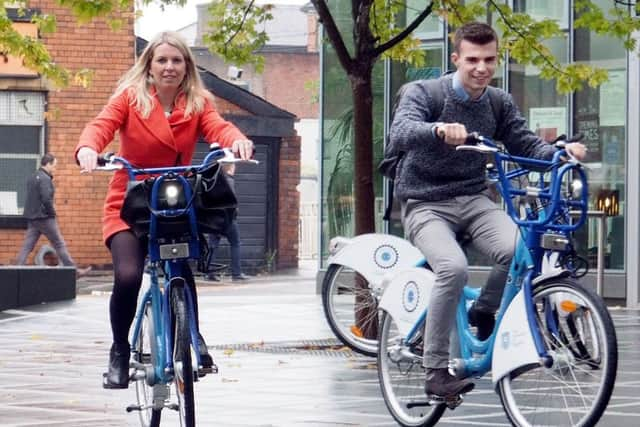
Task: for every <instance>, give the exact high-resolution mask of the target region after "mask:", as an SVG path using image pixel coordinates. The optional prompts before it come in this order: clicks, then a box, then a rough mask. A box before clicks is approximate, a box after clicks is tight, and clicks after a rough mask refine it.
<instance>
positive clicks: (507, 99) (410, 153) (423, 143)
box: [390, 74, 556, 201]
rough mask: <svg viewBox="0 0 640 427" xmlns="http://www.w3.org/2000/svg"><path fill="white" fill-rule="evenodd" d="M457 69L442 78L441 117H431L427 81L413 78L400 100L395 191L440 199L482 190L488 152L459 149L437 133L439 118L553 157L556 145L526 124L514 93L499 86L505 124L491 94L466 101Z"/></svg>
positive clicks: (519, 151) (514, 150)
mask: <svg viewBox="0 0 640 427" xmlns="http://www.w3.org/2000/svg"><path fill="white" fill-rule="evenodd" d="M452 80H453V74H448V75H445V76H443V77H441V78H440V84H442V85H443V93H444V94H445V101H444V105H443V106H442V111H441V114H440V117H432V116H433V114H431V113H430V111H432V110H433V109H434V102H433V100H432V99H431V97H430V96H429V93H427V90H426V88H425V85H424V82H423V81H415V82H412V83H409V84H408V85H407V87H406V89H405V91H404V94H403V96H402V98H401V99H400V101H399V104H398V107H397V109H396V111H395V115H394V119H393V123H392V125H391V130H390V139H391V143H392V144H398V147H399V149H400V150H401V151H403V152H404V156H403V157H402V159H401V160H400V163H399V164H398V167H397V173H396V182H395V186H396V187H395V188H396V190H395V191H396V195H397V197H398V199H400V200H408V199H418V200H425V201H439V200H445V199H449V198H452V197H456V196H462V195H471V194H476V193H478V192H481V191H483V190H484V189H485V188H486V183H485V165H486V157H485V156H484V155H483V154H480V153H476V152H473V151H456V149H455V147H454V146H452V145H449V144H446V143H445V142H444V141H441V140H440V139H438V138H436V136H435V134H434V132H433V127H434V125H435V123H437V122H444V123H461V124H463V125H465V127H466V128H467V132H478V133H480V134H481V135H486V136H490V137H491V136H493V137H495V138H496V139H497V140H500V141H502V142H503V143H504V145H505V147H506V148H507V150H508V151H509V152H510V153H511V154H513V155H516V156H523V157H534V158H538V159H550V158H551V157H552V156H553V153H555V151H556V149H555V148H554V147H553V146H552V145H550V144H547V143H546V142H544V141H543V140H542V139H540V138H539V137H537V136H536V135H535V134H534V133H533V132H531V130H529V129H528V128H527V127H526V122H525V119H524V118H523V117H522V115H521V114H520V111H519V110H518V108H517V107H516V105H515V104H514V102H513V99H512V98H511V96H510V95H509V94H508V93H506V92H504V91H502V90H499V89H497V90H496V92H497V93H498V95H499V96H500V97H501V98H502V115H501V117H502V119H503V123H501V124H496V119H495V117H494V113H493V110H492V108H491V103H490V99H489V96H488V94H487V93H486V91H485V93H484V94H483V95H482V96H481V97H480V98H478V99H475V100H473V99H468V100H466V101H463V100H462V99H461V97H460V96H459V95H458V94H457V93H456V91H455V90H454V89H453V85H452Z"/></svg>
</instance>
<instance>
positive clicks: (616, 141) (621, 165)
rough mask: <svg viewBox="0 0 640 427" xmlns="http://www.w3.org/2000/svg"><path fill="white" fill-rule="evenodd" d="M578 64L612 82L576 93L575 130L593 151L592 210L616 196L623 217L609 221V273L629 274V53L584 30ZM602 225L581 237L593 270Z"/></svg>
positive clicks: (602, 1) (593, 223)
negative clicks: (602, 73)
mask: <svg viewBox="0 0 640 427" xmlns="http://www.w3.org/2000/svg"><path fill="white" fill-rule="evenodd" d="M595 3H597V4H598V6H600V7H601V8H603V10H605V11H606V10H608V9H609V7H610V5H609V2H608V1H606V0H598V1H596V2H595ZM574 38H575V47H574V59H575V60H576V61H577V62H584V63H587V64H590V65H595V66H597V67H601V68H605V69H607V70H608V72H609V81H608V82H606V83H604V84H603V85H601V86H600V87H598V88H595V89H594V88H590V87H585V88H584V89H583V90H581V91H579V92H576V94H575V96H574V108H573V111H574V113H573V128H574V131H575V132H582V133H583V134H584V135H585V140H584V142H585V144H586V145H587V146H588V148H589V153H588V157H587V161H588V163H589V193H590V194H589V196H590V209H592V210H597V206H596V201H597V199H598V196H599V195H601V194H606V193H607V192H611V191H613V192H616V193H617V196H618V200H619V201H620V202H619V215H617V216H615V217H609V218H607V219H606V221H607V227H606V228H607V230H608V233H607V235H606V236H605V245H606V247H605V248H604V249H605V268H610V269H620V270H623V269H624V268H625V254H624V239H625V225H624V215H625V210H626V209H625V207H626V203H625V194H626V185H625V177H626V149H625V147H626V144H627V141H626V134H627V133H626V125H625V124H626V120H627V118H626V117H627V112H626V98H627V96H626V94H627V68H626V62H627V61H626V59H627V52H626V51H625V49H624V47H623V46H622V44H621V42H619V41H618V40H615V39H612V38H609V37H605V36H601V35H597V34H595V33H593V32H589V31H587V30H584V29H578V30H575V31H574ZM597 221H598V220H597V219H592V220H590V221H589V225H588V227H585V228H583V229H582V230H580V234H579V235H578V243H579V252H580V254H581V255H582V256H584V257H586V258H587V259H588V260H589V265H590V267H591V268H595V267H596V265H597V264H596V261H597V252H598V224H597Z"/></svg>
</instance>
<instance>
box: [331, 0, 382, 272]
mask: <svg viewBox="0 0 640 427" xmlns="http://www.w3.org/2000/svg"><path fill="white" fill-rule="evenodd" d="M344 3H345V2H339V1H335V2H330V7H331V10H332V12H333V13H334V14H335V15H334V18H335V20H336V22H337V23H338V26H339V27H341V31H342V33H343V34H349V31H345V30H344V28H343V26H347V25H351V24H350V16H351V15H350V14H351V10H350V8H345V7H344V6H342V7H341V6H340V4H344ZM322 67H323V68H322V85H323V86H322V117H323V120H322V171H321V173H322V189H321V191H322V196H321V218H322V219H321V221H322V224H321V227H322V233H321V239H322V241H321V251H322V255H321V256H322V260H323V262H324V260H326V258H327V248H328V243H329V240H330V239H331V238H333V237H335V236H353V234H354V225H355V215H354V213H355V212H354V209H355V204H354V190H353V183H354V175H353V173H354V172H353V171H354V158H353V151H354V150H353V99H352V97H351V93H352V91H351V85H350V83H349V80H348V79H347V76H346V74H345V71H344V69H343V68H342V67H341V65H340V63H339V61H338V58H337V56H336V54H335V51H334V49H333V48H332V47H331V45H330V43H324V44H323V61H322ZM372 91H373V145H374V147H373V149H374V156H373V163H374V164H373V168H374V169H373V170H374V171H375V170H376V166H377V165H378V163H379V162H380V161H381V160H382V153H383V123H384V120H383V117H384V116H383V114H384V112H383V109H384V108H383V107H384V104H383V99H384V64H383V62H382V61H378V63H377V64H376V65H375V67H374V70H373V77H372ZM373 180H374V197H375V206H374V215H375V222H376V230H377V231H382V215H383V214H384V202H383V196H382V177H381V176H380V174H377V173H375V172H374V175H373Z"/></svg>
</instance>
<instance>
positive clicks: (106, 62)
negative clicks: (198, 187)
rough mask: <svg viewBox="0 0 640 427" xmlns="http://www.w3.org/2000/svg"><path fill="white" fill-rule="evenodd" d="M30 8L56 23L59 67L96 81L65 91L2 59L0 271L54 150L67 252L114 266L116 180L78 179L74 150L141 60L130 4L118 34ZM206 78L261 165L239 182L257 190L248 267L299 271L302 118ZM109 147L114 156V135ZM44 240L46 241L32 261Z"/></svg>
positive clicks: (42, 5) (53, 42) (45, 7)
mask: <svg viewBox="0 0 640 427" xmlns="http://www.w3.org/2000/svg"><path fill="white" fill-rule="evenodd" d="M30 7H32V8H33V10H34V11H35V10H37V11H40V12H42V13H50V14H55V15H56V17H57V21H58V28H57V32H55V33H53V34H51V35H47V36H42V39H43V41H44V43H45V45H46V46H47V49H48V50H49V51H50V53H51V54H52V56H53V58H54V60H55V61H56V63H57V64H59V65H61V66H63V67H65V68H67V69H70V70H78V69H81V68H88V69H91V70H93V71H94V77H93V81H92V84H91V86H90V87H89V88H87V89H85V88H81V87H76V86H71V87H68V88H64V89H59V88H55V87H53V86H52V85H51V84H50V83H49V82H47V81H46V79H44V78H42V77H41V76H39V75H38V74H37V73H34V72H33V71H31V70H28V69H23V68H21V67H19V66H18V65H19V62H20V61H19V60H18V61H17V63H14V62H12V61H7V62H4V61H2V58H0V241H2V245H0V264H12V263H13V262H14V261H15V258H16V255H17V253H18V251H19V249H20V247H21V244H22V241H23V238H24V233H25V230H26V227H27V222H26V220H25V219H24V218H23V217H22V209H23V206H24V200H25V192H26V185H25V183H26V179H27V177H28V176H29V175H31V174H32V173H33V172H34V171H35V170H36V169H37V168H38V166H39V160H40V158H41V157H42V155H43V154H44V153H47V152H51V153H53V154H54V155H55V156H56V157H57V158H58V168H57V171H56V173H55V177H54V184H55V186H56V197H55V206H56V211H57V215H58V223H59V226H60V229H61V232H62V235H63V236H64V238H65V240H66V243H67V246H68V248H69V251H70V253H71V255H72V256H73V257H74V259H75V261H76V262H77V263H78V264H79V265H93V266H94V267H97V268H109V267H110V265H111V255H110V254H109V252H108V251H107V249H106V247H105V245H104V243H103V242H102V227H101V218H102V211H103V205H104V199H105V195H106V190H107V186H108V182H109V179H110V178H111V175H110V174H108V173H99V172H98V173H92V174H89V175H81V174H80V172H79V169H78V167H77V165H76V163H75V159H74V149H75V146H76V144H77V142H78V138H79V136H80V133H81V131H82V129H83V128H84V126H85V124H86V123H87V122H89V121H90V120H91V119H93V118H94V117H95V116H96V115H97V114H98V113H99V112H100V110H101V109H102V107H103V106H104V105H105V103H106V102H107V101H108V99H109V97H110V96H111V95H112V93H113V90H114V89H115V87H116V83H117V81H118V79H119V78H120V76H122V74H123V73H124V72H125V71H126V70H128V69H129V68H130V67H131V66H132V65H133V63H134V61H135V58H136V46H137V45H136V37H135V35H134V11H133V6H132V7H131V9H130V10H129V11H128V12H126V13H125V14H124V16H122V18H123V25H122V27H121V28H120V29H119V30H117V31H113V30H112V29H111V28H110V27H109V25H108V24H106V23H104V22H102V21H100V20H97V21H95V22H92V23H89V24H78V23H77V21H76V19H75V18H74V17H73V16H72V15H71V14H70V13H69V12H68V10H67V9H65V8H62V7H60V6H58V5H57V3H56V2H54V1H53V0H40V1H31V2H30ZM10 16H11V18H12V19H13V21H14V25H16V26H21V25H23V24H24V26H26V28H25V29H24V31H32V29H30V28H29V27H28V25H27V24H29V19H30V18H29V17H21V16H18V14H17V13H15V14H13V15H10ZM33 35H34V36H37V31H34V32H33ZM138 41H140V40H138ZM201 76H202V78H203V80H204V82H205V85H206V86H207V88H208V89H209V90H210V91H212V93H213V94H214V96H215V98H216V107H217V109H218V111H219V112H220V114H221V115H222V116H223V117H225V118H227V119H228V120H230V121H231V122H233V123H235V124H236V125H237V126H238V127H239V128H240V130H241V131H243V132H244V133H245V134H246V135H247V136H249V137H251V138H253V139H254V141H255V142H256V146H257V155H258V156H261V157H260V160H262V162H261V165H260V166H259V167H257V168H256V170H257V171H258V172H255V171H254V172H253V173H247V174H246V175H247V179H246V180H245V181H243V180H242V179H239V180H238V181H239V182H238V187H241V188H247V191H253V192H255V193H256V194H250V195H248V196H246V197H244V200H243V202H242V203H243V204H244V205H243V206H242V208H243V209H244V211H243V213H242V214H241V215H243V216H242V220H243V221H245V220H246V224H245V225H246V227H247V228H250V229H251V230H250V231H249V232H248V233H249V234H251V235H255V236H257V237H256V238H254V239H250V240H248V241H245V242H244V243H245V250H246V251H247V253H246V261H247V262H249V263H250V265H248V266H247V267H248V268H247V270H246V271H247V272H251V273H254V272H256V271H259V270H260V269H263V268H269V269H274V268H292V267H296V266H297V263H298V258H297V255H298V254H297V246H296V244H295V242H297V240H298V224H297V218H298V215H297V212H298V209H299V195H298V193H297V191H296V187H297V185H298V183H299V176H300V138H299V137H298V135H297V134H296V130H295V128H294V124H295V115H294V114H291V113H289V112H287V111H285V110H283V109H281V108H278V107H276V106H275V105H273V104H271V103H269V102H266V101H265V100H264V99H262V98H259V97H257V96H255V95H253V94H251V93H249V92H247V91H245V90H244V89H242V88H240V87H237V86H236V85H233V84H231V83H229V82H226V81H224V80H222V79H220V78H218V77H217V76H215V75H213V74H211V73H209V72H206V71H204V70H203V71H202V72H201ZM206 148H207V145H206V144H198V148H197V149H196V151H197V152H198V153H199V154H202V151H203V150H206ZM108 149H109V150H110V151H117V149H118V140H117V137H116V140H115V141H114V142H113V143H112V144H110V146H109V148H108ZM247 167H248V165H247ZM252 177H253V178H255V180H256V181H255V183H254V184H255V185H254V184H252V182H251V179H252ZM46 243H48V242H47V240H46V238H44V237H42V238H41V239H40V241H39V242H38V245H37V246H36V251H34V253H33V254H32V256H31V258H30V259H29V260H28V262H29V263H31V262H33V261H34V258H35V256H34V255H36V254H37V253H38V250H39V248H41V247H42V245H43V244H46Z"/></svg>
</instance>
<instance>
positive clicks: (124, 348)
mask: <svg viewBox="0 0 640 427" xmlns="http://www.w3.org/2000/svg"><path fill="white" fill-rule="evenodd" d="M102 387H103V388H109V389H112V388H127V387H129V344H128V343H127V344H126V345H125V344H116V343H113V344H112V345H111V351H110V352H109V370H108V372H106V373H104V374H102Z"/></svg>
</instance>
